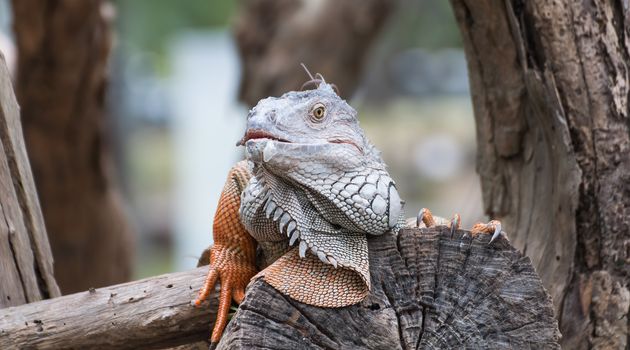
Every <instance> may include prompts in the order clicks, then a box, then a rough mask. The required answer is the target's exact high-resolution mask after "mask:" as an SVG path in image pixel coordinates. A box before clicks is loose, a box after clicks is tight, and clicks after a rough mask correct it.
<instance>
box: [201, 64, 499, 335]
mask: <svg viewBox="0 0 630 350" xmlns="http://www.w3.org/2000/svg"><path fill="white" fill-rule="evenodd" d="M311 79H312V80H311V81H310V82H311V83H315V84H316V85H317V88H316V89H313V90H306V91H297V92H296V91H293V92H288V93H286V94H284V95H282V96H281V97H279V98H275V97H269V98H266V99H263V100H261V101H260V102H258V104H257V105H256V107H254V108H253V109H252V110H250V112H249V115H248V117H247V129H246V132H245V135H244V137H243V139H242V140H241V141H240V142H239V144H238V145H244V146H245V147H246V154H247V160H245V161H241V162H239V163H237V164H236V165H235V166H234V167H233V168H232V169H231V170H230V172H229V174H228V179H227V182H226V184H225V186H224V188H223V192H222V194H221V197H220V199H219V204H218V208H217V212H216V214H215V218H214V226H213V234H214V246H213V247H212V248H211V250H210V269H209V272H208V276H207V279H206V281H205V284H204V286H203V288H202V289H201V290H200V291H199V295H198V298H197V299H196V300H195V302H194V303H195V304H196V305H199V304H200V303H201V302H202V301H203V300H204V299H206V298H207V297H208V295H209V293H210V292H211V291H212V290H213V289H214V285H215V283H216V282H217V280H218V279H220V280H221V291H220V295H219V308H218V312H217V318H216V322H215V325H214V329H213V331H212V336H211V342H212V343H216V342H218V341H219V339H220V337H221V334H222V333H223V329H224V328H225V325H226V323H227V316H228V312H229V309H230V304H231V301H232V299H234V301H235V302H236V303H239V304H240V303H241V301H242V300H243V298H244V296H245V288H246V286H247V284H248V283H249V281H250V280H251V279H252V278H264V280H265V281H266V282H267V283H269V284H270V285H271V286H273V287H274V288H276V289H277V290H278V291H280V292H281V293H283V294H284V295H287V296H289V297H291V298H293V299H295V300H297V301H299V302H302V303H306V304H310V305H315V306H319V307H343V306H348V305H352V304H355V303H358V302H360V301H361V300H363V299H364V298H365V297H366V296H367V294H368V292H369V290H370V275H369V264H368V246H367V236H368V235H381V234H383V233H385V232H388V231H390V230H393V231H397V230H398V229H399V228H400V227H402V226H404V225H405V220H404V219H403V201H402V200H401V198H400V196H399V194H398V190H397V189H396V184H395V182H394V181H393V180H392V178H391V177H390V175H389V173H388V172H387V168H386V166H385V163H384V162H383V160H382V159H381V157H380V155H379V152H378V150H377V149H376V148H375V147H374V146H373V145H372V144H371V143H370V142H369V141H368V139H367V138H366V136H365V134H364V132H363V130H362V129H361V128H360V126H359V121H358V119H357V112H356V111H355V110H354V109H353V108H352V107H350V105H348V104H347V103H346V102H345V101H344V100H343V99H341V98H340V97H339V96H338V95H337V93H336V91H335V87H334V86H333V85H331V84H328V83H326V82H325V80H324V79H323V77H322V76H321V75H320V74H318V75H316V78H313V77H311ZM412 221H413V220H412ZM415 221H416V222H415V223H412V222H410V223H409V224H412V225H425V226H434V225H441V224H446V225H448V226H450V227H451V228H452V229H455V228H458V227H459V222H460V220H459V216H458V215H455V217H454V218H453V220H450V221H449V220H444V219H441V218H437V217H433V216H432V215H431V212H430V211H428V210H427V209H422V210H421V211H420V212H419V214H418V216H417V218H416V220H415ZM471 232H472V234H473V235H476V234H478V233H494V237H493V239H494V238H496V236H498V235H499V234H500V233H501V226H500V223H499V222H497V221H491V222H489V223H487V224H477V225H475V226H474V227H473V229H472V231H471ZM257 246H258V247H259V252H261V253H262V265H263V266H258V267H257V266H256V262H257ZM259 261H260V259H259ZM259 268H260V271H259Z"/></svg>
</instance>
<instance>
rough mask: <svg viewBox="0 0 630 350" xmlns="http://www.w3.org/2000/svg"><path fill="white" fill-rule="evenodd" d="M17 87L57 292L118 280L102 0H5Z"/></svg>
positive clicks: (121, 266)
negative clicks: (10, 11)
mask: <svg viewBox="0 0 630 350" xmlns="http://www.w3.org/2000/svg"><path fill="white" fill-rule="evenodd" d="M13 10H14V28H15V33H16V39H17V44H18V56H19V57H18V74H17V95H18V100H19V101H20V104H21V105H22V122H23V126H24V134H25V138H26V144H27V149H28V152H29V156H30V159H31V163H32V166H33V173H34V176H35V181H36V184H37V189H38V192H39V196H40V200H41V204H42V210H43V213H44V218H45V220H46V227H47V229H48V233H49V238H50V242H51V245H52V250H53V254H54V257H55V262H56V264H55V276H56V278H57V282H58V283H59V285H60V286H61V289H62V291H63V292H64V293H70V292H75V291H80V290H86V289H87V288H89V287H99V286H103V285H109V284H114V283H119V282H122V281H126V280H128V279H129V276H130V265H131V244H130V230H129V225H128V223H127V220H126V217H125V215H124V213H123V210H122V206H121V198H120V194H119V192H118V190H117V187H116V185H115V183H114V181H113V180H112V169H111V167H112V162H111V159H110V154H109V152H108V147H107V145H106V138H105V127H106V125H105V122H106V120H105V113H104V95H105V90H106V74H107V73H106V68H107V67H106V65H107V57H108V53H109V49H110V43H111V38H110V25H109V19H110V17H112V15H113V9H112V8H111V5H110V4H109V3H108V2H107V1H99V0H89V1H87V0H86V1H72V0H64V1H36V0H15V1H13Z"/></svg>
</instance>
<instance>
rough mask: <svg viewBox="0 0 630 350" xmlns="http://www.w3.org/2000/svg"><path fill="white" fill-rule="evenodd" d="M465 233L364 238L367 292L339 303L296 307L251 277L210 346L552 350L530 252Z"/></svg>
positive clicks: (548, 307)
mask: <svg viewBox="0 0 630 350" xmlns="http://www.w3.org/2000/svg"><path fill="white" fill-rule="evenodd" d="M464 233H466V231H462V230H459V231H456V232H455V233H454V234H453V235H451V232H450V230H449V229H447V228H446V227H437V228H432V229H404V230H402V231H401V232H400V233H399V235H398V236H396V235H393V234H386V235H383V236H380V237H373V238H371V239H369V241H368V244H369V251H370V273H371V278H372V291H371V292H370V295H369V296H368V297H367V298H366V300H364V301H363V302H361V303H359V304H357V305H353V306H350V307H346V308H339V309H322V308H317V307H313V306H309V305H305V304H302V303H299V302H296V301H294V300H292V299H289V298H287V297H285V296H283V295H282V294H280V293H279V292H278V291H276V290H275V289H274V288H272V287H271V286H269V285H268V284H266V283H265V282H264V281H262V280H260V279H259V280H257V281H255V282H254V283H253V284H252V285H251V286H250V287H249V289H248V291H247V296H246V298H245V301H244V302H243V303H242V304H241V306H240V307H239V310H238V312H237V313H236V315H235V316H234V317H233V318H232V320H231V322H230V324H229V325H228V327H227V329H226V331H225V333H224V335H223V338H222V341H221V342H220V343H219V348H220V349H232V348H239V347H242V348H254V347H260V348H274V349H277V348H286V349H304V348H309V349H321V348H324V349H346V348H369V349H394V348H395V349H446V348H473V349H477V348H483V349H489V348H490V349H492V348H501V349H506V348H519V349H520V348H559V345H558V341H559V338H560V333H559V331H558V326H557V322H556V320H555V319H554V314H553V307H552V303H551V298H550V297H549V294H548V293H547V291H546V290H545V289H544V287H543V286H542V283H541V281H540V278H539V277H538V275H537V274H536V272H535V270H534V268H533V267H532V265H531V261H530V260H529V258H527V257H524V256H523V255H522V254H521V253H520V252H518V251H517V250H515V249H514V248H512V247H511V246H510V245H509V243H508V242H507V241H506V240H505V239H503V238H501V239H499V240H498V241H497V242H493V244H488V242H489V239H490V237H489V236H487V235H480V236H477V237H475V238H470V236H468V237H463V236H464Z"/></svg>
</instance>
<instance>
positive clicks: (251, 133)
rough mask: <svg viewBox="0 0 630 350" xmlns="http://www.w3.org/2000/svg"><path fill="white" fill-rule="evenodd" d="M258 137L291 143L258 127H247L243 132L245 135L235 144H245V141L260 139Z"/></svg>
mask: <svg viewBox="0 0 630 350" xmlns="http://www.w3.org/2000/svg"><path fill="white" fill-rule="evenodd" d="M260 139H270V140H275V141H279V142H287V143H291V141H289V140H286V139H283V138H280V137H277V136H275V135H273V134H271V133H270V132H268V131H265V130H260V129H248V130H247V131H246V132H245V136H243V138H242V139H241V140H240V141H238V142H237V143H236V145H237V146H243V145H245V143H246V142H247V141H249V140H260Z"/></svg>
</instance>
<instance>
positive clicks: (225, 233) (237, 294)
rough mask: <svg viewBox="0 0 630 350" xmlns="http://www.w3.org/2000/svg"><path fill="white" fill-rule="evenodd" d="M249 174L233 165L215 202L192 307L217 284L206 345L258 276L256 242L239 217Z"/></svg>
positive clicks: (220, 331) (217, 335)
mask: <svg viewBox="0 0 630 350" xmlns="http://www.w3.org/2000/svg"><path fill="white" fill-rule="evenodd" d="M250 177H251V173H250V172H249V170H248V168H247V163H246V162H245V161H242V162H239V163H237V164H236V165H235V166H234V167H233V168H232V169H231V170H230V172H229V174H228V179H227V181H226V183H225V186H224V187H223V192H222V193H221V197H220V198H219V204H218V206H217V211H216V213H215V216H214V223H213V227H212V232H213V236H214V246H212V248H211V249H210V269H209V271H208V276H207V277H206V281H205V283H204V285H203V287H202V289H201V290H200V291H199V295H198V296H197V299H196V300H195V301H194V303H195V305H197V306H198V305H200V304H201V302H202V301H204V300H205V299H207V298H208V296H209V295H210V292H211V291H212V290H214V286H215V284H216V282H217V280H221V292H220V294H219V309H218V311H217V318H216V322H215V324H214V328H213V330H212V336H211V338H210V341H211V342H212V343H217V342H218V341H219V339H221V335H222V334H223V330H224V329H225V326H226V324H227V321H228V313H229V311H230V304H231V301H232V299H234V301H235V302H236V303H239V304H240V303H241V302H242V301H243V298H244V297H245V287H246V286H247V284H248V283H249V280H250V279H251V278H252V277H253V276H254V275H255V274H256V273H257V272H258V271H257V269H256V241H255V240H254V238H253V237H252V236H251V235H250V234H249V233H248V232H247V231H246V230H245V227H243V224H242V223H241V220H240V217H239V207H240V205H241V192H242V191H243V189H244V188H245V186H247V183H248V182H249V179H250Z"/></svg>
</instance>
